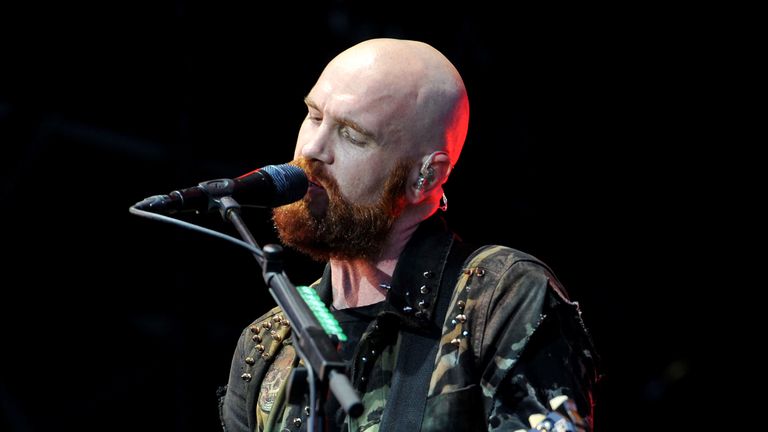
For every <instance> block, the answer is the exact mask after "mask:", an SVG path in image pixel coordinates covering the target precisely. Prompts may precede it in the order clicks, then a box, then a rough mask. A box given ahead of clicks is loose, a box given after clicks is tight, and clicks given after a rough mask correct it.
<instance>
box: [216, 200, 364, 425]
mask: <svg viewBox="0 0 768 432" xmlns="http://www.w3.org/2000/svg"><path fill="white" fill-rule="evenodd" d="M219 203H220V205H221V206H220V211H221V214H222V216H223V217H224V219H226V220H228V221H230V222H231V223H232V224H233V225H234V226H235V228H236V229H237V231H238V233H240V236H241V237H242V238H243V240H244V241H246V242H247V243H249V244H251V245H253V246H255V247H257V248H258V247H259V245H258V244H257V243H256V240H255V239H254V238H253V235H251V233H250V231H248V228H247V227H246V226H245V223H243V219H242V218H241V217H240V206H239V205H238V204H237V202H236V201H235V200H234V199H232V198H231V197H223V198H221V199H220V200H219ZM282 250H283V249H282V248H281V247H280V246H278V245H266V246H265V247H264V249H263V251H264V258H263V259H262V258H261V257H258V256H256V255H254V256H255V257H256V260H257V261H258V262H259V264H261V266H262V269H263V275H264V281H265V282H266V283H267V287H269V293H270V294H271V295H272V297H273V298H274V299H275V302H276V303H277V305H278V306H280V308H281V309H282V310H283V314H284V315H285V316H286V317H287V319H288V321H289V322H290V323H291V325H292V327H293V333H294V336H296V340H297V342H298V347H297V352H299V354H300V355H301V356H302V360H304V363H305V364H306V365H307V366H309V367H311V368H312V370H313V371H314V372H315V376H316V377H317V378H318V380H319V381H320V382H323V383H327V384H328V386H329V387H330V389H331V392H333V395H334V396H335V397H336V400H338V401H339V404H340V405H341V407H342V408H343V409H344V411H345V412H346V413H347V414H348V415H349V416H350V417H352V418H357V417H359V416H360V414H362V412H363V403H362V401H361V400H360V397H359V396H358V395H357V392H356V391H355V389H354V387H352V383H351V382H350V381H349V378H348V377H347V375H346V374H345V373H344V372H345V370H346V363H345V362H344V361H343V360H342V359H341V358H340V357H339V353H338V352H337V351H336V348H335V347H334V346H333V344H332V343H331V339H330V338H329V337H328V335H327V334H326V333H325V331H324V330H323V328H322V325H321V324H320V323H319V322H318V321H317V318H316V317H315V315H314V313H312V311H311V310H310V309H309V307H308V306H307V304H306V303H305V302H304V300H303V299H302V298H301V295H300V294H299V292H298V291H297V290H296V287H295V286H294V285H293V284H292V283H291V282H290V281H289V280H288V277H287V276H286V275H285V272H283V265H282V258H281V255H282ZM313 402H314V401H313ZM313 408H314V407H313Z"/></svg>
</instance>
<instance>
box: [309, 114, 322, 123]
mask: <svg viewBox="0 0 768 432" xmlns="http://www.w3.org/2000/svg"><path fill="white" fill-rule="evenodd" d="M307 118H308V119H309V121H311V122H312V123H316V124H319V123H322V122H323V118H322V117H320V116H318V115H313V114H312V113H309V114H307Z"/></svg>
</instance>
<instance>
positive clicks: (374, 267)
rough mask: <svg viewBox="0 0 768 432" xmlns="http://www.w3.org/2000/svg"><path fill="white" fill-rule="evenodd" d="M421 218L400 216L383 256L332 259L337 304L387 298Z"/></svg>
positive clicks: (356, 304) (340, 306)
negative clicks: (394, 274) (403, 253)
mask: <svg viewBox="0 0 768 432" xmlns="http://www.w3.org/2000/svg"><path fill="white" fill-rule="evenodd" d="M420 222H421V221H420V220H411V221H410V222H409V221H408V219H407V218H401V219H398V220H397V221H396V222H395V224H394V225H393V227H392V231H390V233H389V235H388V236H387V241H386V243H385V244H384V248H383V251H382V254H381V255H380V257H379V258H378V259H376V260H365V259H355V260H336V259H331V261H330V264H331V286H332V287H333V307H335V308H336V309H346V308H352V307H360V306H367V305H370V304H374V303H378V302H380V301H383V300H384V299H385V298H386V296H387V288H385V287H382V285H385V286H389V285H390V284H391V283H392V274H393V273H394V271H395V267H396V266H397V261H398V259H399V258H400V254H401V253H402V252H403V249H405V245H406V244H407V243H408V241H409V240H410V239H411V236H413V233H414V232H415V231H416V228H418V226H419V223H420Z"/></svg>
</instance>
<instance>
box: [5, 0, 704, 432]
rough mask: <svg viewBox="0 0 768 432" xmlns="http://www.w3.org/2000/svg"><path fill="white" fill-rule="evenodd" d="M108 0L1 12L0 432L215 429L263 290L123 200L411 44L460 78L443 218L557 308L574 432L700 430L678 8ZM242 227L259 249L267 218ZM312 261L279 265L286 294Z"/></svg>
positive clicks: (691, 45) (169, 180)
mask: <svg viewBox="0 0 768 432" xmlns="http://www.w3.org/2000/svg"><path fill="white" fill-rule="evenodd" d="M108 3H109V4H108V5H104V4H102V3H93V4H88V3H86V2H74V3H73V2H62V4H60V5H58V6H57V5H48V4H43V3H29V4H28V5H27V6H24V7H23V8H16V9H15V10H13V11H12V12H13V13H11V14H5V16H4V18H5V19H6V20H7V21H8V24H10V25H11V27H9V28H10V29H11V30H9V34H8V37H6V38H5V40H4V42H3V44H4V47H5V48H4V49H3V54H2V60H1V61H2V65H3V66H2V69H3V75H2V81H0V143H2V151H3V156H2V159H1V160H0V173H2V178H1V180H2V184H1V186H2V188H3V189H2V198H3V199H2V206H3V208H2V228H3V231H2V232H3V256H4V257H3V267H2V268H3V270H4V275H5V280H4V282H3V284H2V286H3V300H2V302H0V304H1V305H2V318H0V319H2V321H1V322H0V324H1V325H2V338H3V340H2V347H3V348H2V354H1V355H0V430H3V431H6V430H7V431H38V430H49V429H51V428H53V427H56V428H64V429H77V430H105V429H106V430H166V431H167V430H174V431H187V430H217V428H218V418H217V402H216V396H215V393H216V388H217V387H218V386H220V385H223V384H225V382H226V379H227V374H228V369H229V363H230V360H231V354H232V352H233V349H234V346H235V343H236V341H237V338H238V336H239V333H240V330H241V329H242V328H243V327H244V326H246V325H247V324H248V323H250V322H251V320H253V319H254V318H255V317H257V316H258V315H260V314H262V313H263V312H265V311H266V310H268V309H269V308H271V307H272V306H273V303H272V300H271V298H270V297H269V296H268V294H267V293H266V290H265V288H264V284H263V281H262V279H261V276H260V271H259V268H258V267H257V264H256V263H255V261H253V259H252V258H251V257H250V256H249V255H248V254H247V253H245V252H243V251H241V250H239V249H237V248H236V247H234V246H231V245H229V244H227V243H224V242H222V241H220V240H215V239H209V238H205V237H203V236H202V235H200V234H197V233H192V232H188V231H183V230H180V229H178V228H175V227H171V226H169V225H164V224H159V223H156V222H151V221H147V220H143V219H140V218H137V217H135V216H132V215H129V213H128V207H129V206H130V205H131V204H133V203H135V202H137V201H139V200H141V199H143V198H144V197H147V196H150V195H155V194H158V193H167V192H168V191H170V190H173V189H177V188H180V187H187V186H192V185H194V184H196V183H197V182H199V181H202V180H207V179H211V178H219V177H233V176H236V175H239V174H242V173H244V172H247V171H250V170H252V169H254V168H257V167H261V166H264V165H268V164H276V163H284V162H287V161H288V160H290V158H291V156H292V154H293V145H294V143H295V137H296V133H297V132H298V127H299V124H300V122H301V120H302V118H303V117H304V115H305V113H306V109H305V107H304V105H303V102H302V98H303V97H304V96H305V95H306V94H307V92H308V91H309V89H310V88H311V86H312V85H313V84H314V82H315V80H316V79H317V77H318V75H319V74H320V72H321V71H322V68H323V67H324V65H325V64H326V63H327V62H328V61H329V60H330V59H331V58H332V57H333V56H334V55H335V54H336V53H338V52H339V51H341V50H342V49H345V48H347V47H349V46H351V45H353V44H354V43H357V42H359V41H361V40H364V39H368V38H371V37H397V38H409V39H418V40H423V41H425V42H428V43H430V44H432V45H433V46H435V47H436V48H438V49H440V50H441V51H442V52H443V53H444V54H445V55H446V56H447V57H448V58H449V59H451V60H452V61H453V62H454V64H455V65H456V66H457V68H458V69H459V71H460V72H461V73H462V75H463V77H464V80H465V83H466V86H467V88H468V92H469V96H470V104H471V120H470V130H469V136H468V139H467V144H466V146H465V149H464V153H463V157H462V160H461V161H460V163H459V164H458V166H457V167H456V170H455V171H454V174H453V176H452V178H451V181H450V182H449V183H448V185H447V195H448V197H449V198H450V209H449V211H448V212H447V214H446V218H447V219H448V220H449V222H450V223H451V224H452V226H453V227H454V228H455V229H456V230H457V231H458V233H459V234H460V235H462V236H463V237H464V238H465V239H467V240H470V241H473V242H476V243H499V244H506V245H509V246H512V247H515V248H518V249H521V250H524V251H527V252H529V253H532V254H534V255H536V256H538V257H539V258H541V259H542V260H544V261H546V262H547V263H549V264H550V265H551V267H553V269H554V270H555V271H556V273H557V274H558V276H559V277H560V279H561V280H562V281H563V282H564V283H565V285H566V287H568V289H569V291H570V292H571V295H572V297H574V298H576V299H578V300H579V301H580V303H581V306H582V310H583V313H584V320H585V321H586V323H587V325H588V327H589V328H590V329H591V331H592V334H593V337H594V341H595V343H596V346H597V348H598V350H599V351H600V353H601V355H602V362H603V363H602V369H601V372H602V373H603V376H604V377H603V380H602V382H601V385H600V387H599V389H598V391H597V400H596V402H597V403H596V407H595V409H596V415H597V417H596V425H597V430H598V431H610V430H659V429H670V430H671V429H673V428H674V429H676V430H686V429H685V427H686V426H690V417H687V414H685V415H681V413H690V412H695V413H696V416H697V417H700V416H702V415H703V416H707V414H706V411H707V405H706V404H702V403H701V398H702V397H707V395H708V394H709V395H711V391H712V388H711V384H710V383H707V380H706V379H705V377H706V376H707V374H708V369H707V366H706V365H705V363H704V361H703V360H702V359H704V358H707V357H709V355H710V354H709V350H710V347H707V346H706V345H704V344H703V343H702V342H703V339H704V336H703V334H704V333H705V332H703V331H702V326H704V325H705V324H702V322H706V321H708V320H707V319H706V318H704V319H703V320H700V319H699V318H695V316H696V314H694V313H693V312H691V310H692V309H693V307H692V300H691V297H692V296H691V293H692V292H694V291H696V290H698V289H699V287H698V285H699V282H700V278H701V275H700V273H699V271H698V270H697V269H698V266H699V265H700V264H702V263H701V262H700V261H699V257H700V256H701V253H702V252H701V248H703V247H705V245H706V244H707V243H708V242H709V241H711V240H712V238H711V236H709V237H706V236H702V235H701V232H700V229H699V228H695V227H694V226H695V224H693V223H692V220H695V218H693V219H692V218H691V215H692V214H693V213H694V211H692V210H691V206H695V204H694V203H695V202H697V201H698V199H699V198H700V197H701V195H702V194H703V193H702V192H701V189H700V183H699V182H698V180H697V179H693V178H692V175H691V171H690V170H687V169H685V167H683V168H682V169H681V166H682V165H683V164H685V163H687V162H688V161H690V154H691V153H690V149H691V147H692V146H693V144H691V140H689V139H687V138H686V137H689V136H690V130H691V129H693V128H695V127H700V125H698V124H697V122H698V120H697V119H696V117H697V114H696V112H697V111H698V110H700V109H701V108H700V105H699V104H700V103H703V100H704V99H705V98H706V97H707V96H706V93H702V92H701V91H700V90H701V89H700V86H701V84H702V82H703V81H705V80H704V79H703V78H701V77H700V74H698V70H697V69H696V68H695V67H692V66H691V62H693V61H695V60H694V58H695V57H697V54H698V52H699V50H701V49H702V48H701V44H702V41H704V42H706V41H708V40H709V39H708V36H706V34H705V33H704V32H703V31H702V30H701V29H699V28H697V27H696V25H695V21H696V19H695V18H696V17H695V16H691V15H690V14H689V13H688V11H686V12H685V13H682V12H675V11H670V10H664V11H649V10H629V9H630V8H626V9H621V10H619V9H610V8H609V9H605V8H600V9H598V8H597V7H595V8H594V9H589V8H586V7H581V8H579V9H558V10H554V9H553V10H541V11H536V12H531V11H524V10H514V9H506V8H505V9H496V8H494V7H490V6H483V5H480V4H475V3H474V2H473V3H472V4H466V5H462V6H460V7H448V6H447V5H444V4H443V5H428V6H425V7H426V9H427V10H426V11H424V12H416V11H413V10H411V9H412V7H413V5H411V4H408V3H404V2H403V3H397V2H395V3H386V4H384V3H382V4H377V5H376V7H375V8H371V7H370V6H367V7H363V6H359V5H357V4H356V3H355V2H331V3H325V4H319V3H315V4H313V5H310V6H306V5H298V4H290V5H286V6H282V7H280V6H271V7H269V8H265V7H264V6H263V5H261V4H259V3H260V2H249V3H246V2H234V1H224V2H201V1H192V0H178V1H176V2H166V1H152V2H150V1H144V2H136V1H133V2H108ZM691 23H694V25H691ZM705 45H706V43H705ZM709 94H711V93H709ZM699 135H700V136H705V135H706V133H701V132H700V133H699ZM699 144H700V143H699ZM697 145H698V144H697ZM187 219H188V220H191V221H193V222H196V223H201V224H203V225H205V226H208V227H210V228H214V229H217V230H221V231H226V232H229V233H232V232H233V231H232V229H231V228H230V227H228V226H226V225H225V224H224V223H223V222H221V221H220V220H219V218H218V216H217V215H208V216H189V217H187ZM247 221H248V223H249V226H250V228H251V229H252V230H253V232H254V234H255V237H256V238H257V240H259V241H260V243H261V244H266V243H268V242H271V241H274V239H275V235H274V233H273V231H272V229H271V223H270V221H269V213H268V212H267V211H265V210H250V211H248V213H247ZM320 268H321V267H320V265H319V264H317V263H312V262H310V261H308V260H306V259H304V258H302V257H300V256H298V255H296V254H290V255H289V259H288V270H287V272H288V274H289V276H290V277H291V278H292V280H293V281H294V282H295V283H308V282H311V281H313V280H314V279H315V278H316V277H317V276H318V275H319V270H320ZM662 419H664V420H662ZM660 425H663V427H660Z"/></svg>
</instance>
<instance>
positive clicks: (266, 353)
mask: <svg viewBox="0 0 768 432" xmlns="http://www.w3.org/2000/svg"><path fill="white" fill-rule="evenodd" d="M304 102H305V104H306V105H307V111H308V114H307V117H306V118H305V119H304V121H303V123H302V125H301V128H300V130H299V136H298V139H297V142H296V149H295V152H294V163H295V164H296V165H298V166H300V167H302V168H303V169H304V170H305V171H306V173H307V176H308V178H309V179H310V187H309V191H308V193H307V195H306V196H305V197H304V199H303V200H301V201H298V202H296V203H293V204H290V205H287V206H284V207H280V208H277V209H275V210H274V221H275V226H276V227H277V229H278V234H279V236H280V239H281V241H282V242H283V243H285V244H286V245H288V246H291V247H294V248H296V249H298V250H299V251H302V252H304V253H306V254H308V255H310V256H311V257H313V258H315V259H317V260H321V261H323V262H327V266H326V269H325V272H324V274H323V276H322V278H321V279H320V280H318V281H317V282H316V283H315V284H314V285H313V287H314V288H315V289H316V290H317V292H318V294H319V295H320V296H321V298H323V299H324V301H325V302H326V304H327V305H328V306H329V307H330V308H331V310H332V312H333V314H334V315H335V317H336V319H337V320H338V321H339V323H340V324H341V326H342V328H343V330H344V332H345V334H346V335H347V337H348V340H347V341H346V342H344V343H340V345H339V352H340V353H341V355H342V357H343V358H344V359H345V360H347V361H349V363H350V379H351V380H352V382H353V385H354V386H355V388H356V389H357V390H358V392H359V393H360V395H361V397H362V400H363V403H364V406H365V408H364V412H363V415H362V416H360V417H358V418H356V419H352V418H347V417H346V416H345V415H344V413H343V411H342V410H341V409H340V408H339V406H338V403H336V401H334V400H333V398H332V397H331V398H330V400H328V401H327V402H326V404H325V406H324V414H325V420H326V421H325V425H324V427H325V429H327V430H332V431H337V430H338V431H340V430H345V431H346V430H355V431H379V430H381V431H406V430H407V431H411V430H414V431H415V430H422V431H449V430H457V431H459V430H460V431H466V430H516V429H527V428H529V427H532V425H531V424H530V423H529V417H530V416H531V415H534V414H546V413H547V412H548V411H550V409H551V408H550V406H549V401H550V400H552V399H553V398H556V397H557V396H567V397H568V398H569V399H570V400H571V401H573V402H574V406H575V407H576V408H577V409H578V415H577V416H580V417H583V418H585V419H586V423H589V420H590V417H591V396H590V391H591V387H592V383H593V382H594V379H595V370H594V361H593V359H594V355H593V350H592V345H591V342H590V340H589V337H588V335H587V333H586V331H585V329H584V326H583V324H582V322H581V318H580V313H579V311H578V306H577V304H576V303H574V302H571V301H570V300H569V299H568V297H567V295H566V293H565V290H564V289H563V287H562V286H561V285H560V283H559V282H558V281H557V279H556V278H555V276H554V275H553V273H552V272H551V271H550V270H549V269H548V268H547V267H546V266H545V265H544V264H543V263H541V262H540V261H538V260H537V259H535V258H533V257H531V256H530V255H527V254H524V253H522V252H519V251H516V250H514V249H510V248H507V247H502V246H484V247H480V248H476V247H469V246H467V245H466V244H464V243H462V242H461V241H460V240H459V239H458V238H457V237H456V236H455V235H454V234H453V233H452V232H451V231H450V230H449V229H448V228H447V227H446V224H445V223H444V221H443V220H442V219H441V218H440V217H439V216H438V215H436V212H437V210H438V209H443V210H445V209H446V208H447V198H446V196H445V194H444V192H443V189H442V185H443V184H444V183H445V182H446V181H447V179H448V177H449V175H450V173H451V169H452V168H453V166H454V165H455V164H456V162H457V161H458V159H459V155H460V153H461V149H462V146H463V144H464V139H465V137H466V134H467V126H468V121H469V103H468V100H467V93H466V90H465V87H464V83H463V81H462V79H461V76H460V75H459V73H458V72H457V70H456V68H455V67H454V66H453V65H452V64H451V62H450V61H448V59H446V58H445V56H443V55H442V54H441V53H440V52H439V51H437V50H435V49H434V48H433V47H431V46H429V45H427V44H424V43H421V42H416V41H406V40H395V39H374V40H369V41H365V42H362V43H360V44H358V45H355V46H353V47H351V48H349V49H347V50H346V51H344V52H342V53H341V54H339V55H338V56H337V57H336V58H334V59H333V60H332V61H331V62H330V63H329V64H328V66H327V67H326V68H325V70H324V71H323V73H322V74H321V76H320V78H319V79H318V81H317V83H316V84H315V86H314V87H313V88H312V89H311V90H310V92H309V94H308V95H307V97H306V98H305V100H304ZM297 364H298V358H297V354H296V351H295V349H294V348H293V345H292V339H291V331H290V323H288V322H287V321H285V319H284V317H282V315H281V311H280V310H279V309H277V308H276V309H273V310H272V311H270V312H268V313H267V314H265V315H264V316H262V317H261V318H259V319H257V320H256V321H255V322H254V323H253V324H252V325H251V326H249V327H248V328H247V329H245V330H244V332H243V334H242V335H241V339H240V342H239V343H238V345H237V349H236V351H235V355H234V357H233V361H232V368H231V371H230V378H229V383H228V386H227V392H226V394H225V395H224V397H222V399H221V414H222V423H223V425H224V427H225V430H227V431H230V432H232V431H282V430H291V431H292V430H304V429H306V426H307V421H308V418H307V416H308V413H309V408H308V407H297V406H295V405H288V404H287V402H286V399H285V384H286V380H287V378H288V376H289V374H290V371H291V370H292V369H293V368H294V367H296V366H297ZM574 414H576V413H574ZM348 428H351V429H348Z"/></svg>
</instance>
